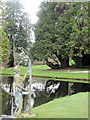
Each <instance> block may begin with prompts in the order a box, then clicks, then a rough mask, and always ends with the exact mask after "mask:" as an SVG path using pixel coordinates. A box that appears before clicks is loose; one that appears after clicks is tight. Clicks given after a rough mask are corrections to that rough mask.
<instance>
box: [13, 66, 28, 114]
mask: <svg viewBox="0 0 90 120" xmlns="http://www.w3.org/2000/svg"><path fill="white" fill-rule="evenodd" d="M19 70H20V69H19V66H16V67H14V72H15V77H14V79H15V104H16V108H17V109H16V110H15V113H14V115H15V116H19V115H20V114H21V111H22V105H23V96H22V90H25V89H24V88H23V82H24V80H25V78H26V76H27V73H28V72H27V73H26V74H25V75H24V77H21V76H20V75H19Z"/></svg>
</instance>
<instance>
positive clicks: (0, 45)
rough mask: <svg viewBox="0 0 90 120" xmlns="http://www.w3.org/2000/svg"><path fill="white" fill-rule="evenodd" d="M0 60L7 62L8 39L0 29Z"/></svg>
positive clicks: (8, 51)
mask: <svg viewBox="0 0 90 120" xmlns="http://www.w3.org/2000/svg"><path fill="white" fill-rule="evenodd" d="M0 39H1V40H0V61H1V62H6V63H8V62H9V55H10V50H9V39H8V38H7V37H6V33H5V32H4V31H3V30H0Z"/></svg>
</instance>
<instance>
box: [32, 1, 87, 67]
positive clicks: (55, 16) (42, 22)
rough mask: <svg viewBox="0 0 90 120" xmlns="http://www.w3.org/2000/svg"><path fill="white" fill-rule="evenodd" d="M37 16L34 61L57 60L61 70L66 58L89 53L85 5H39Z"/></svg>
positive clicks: (65, 63)
mask: <svg viewBox="0 0 90 120" xmlns="http://www.w3.org/2000/svg"><path fill="white" fill-rule="evenodd" d="M80 6H81V7H80ZM82 6H83V8H82ZM83 10H84V12H83ZM81 16H83V19H81V18H82V17H81ZM38 17H39V20H38V22H37V24H36V25H35V38H36V42H35V44H34V47H33V54H34V57H35V58H37V59H44V60H46V61H48V58H54V59H55V58H58V60H59V62H60V64H61V67H62V68H66V67H68V66H69V57H75V56H76V57H77V56H80V55H81V57H82V56H83V52H84V54H86V53H87V52H88V53H89V46H88V40H87V39H88V8H87V3H55V2H54V3H53V2H52V3H48V2H46V3H42V4H41V7H40V11H39V12H38ZM76 18H77V19H76ZM82 21H83V23H82ZM80 25H81V26H80ZM50 64H51V63H50ZM50 64H49V65H50ZM60 64H59V66H60ZM51 66H53V64H51ZM52 68H53V67H52ZM54 68H55V67H54Z"/></svg>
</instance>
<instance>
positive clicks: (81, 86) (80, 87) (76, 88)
mask: <svg viewBox="0 0 90 120" xmlns="http://www.w3.org/2000/svg"><path fill="white" fill-rule="evenodd" d="M71 89H72V90H73V94H75V93H78V92H87V91H88V92H90V85H89V84H86V83H74V84H73V85H72V87H71Z"/></svg>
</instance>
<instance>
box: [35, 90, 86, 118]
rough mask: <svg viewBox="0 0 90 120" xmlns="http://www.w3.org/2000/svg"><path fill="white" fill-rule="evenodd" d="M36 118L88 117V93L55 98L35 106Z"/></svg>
mask: <svg viewBox="0 0 90 120" xmlns="http://www.w3.org/2000/svg"><path fill="white" fill-rule="evenodd" d="M33 113H34V114H35V115H36V116H35V118H88V93H87V92H86V93H78V94H75V95H72V96H66V97H62V98H59V99H55V100H53V101H50V102H48V103H46V104H43V105H41V106H39V107H36V108H33Z"/></svg>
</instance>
